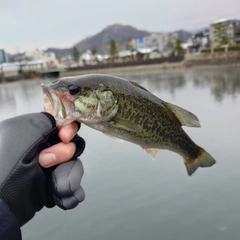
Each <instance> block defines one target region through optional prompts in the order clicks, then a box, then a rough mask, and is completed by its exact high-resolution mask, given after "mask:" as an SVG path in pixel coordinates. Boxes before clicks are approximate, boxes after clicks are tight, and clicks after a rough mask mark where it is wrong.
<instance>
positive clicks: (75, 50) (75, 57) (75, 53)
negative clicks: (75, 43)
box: [72, 47, 80, 63]
mask: <svg viewBox="0 0 240 240" xmlns="http://www.w3.org/2000/svg"><path fill="white" fill-rule="evenodd" d="M72 55H73V60H74V61H75V62H76V63H78V61H79V57H80V53H79V50H78V48H77V47H74V48H73V50H72Z"/></svg>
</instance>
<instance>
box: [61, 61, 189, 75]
mask: <svg viewBox="0 0 240 240" xmlns="http://www.w3.org/2000/svg"><path fill="white" fill-rule="evenodd" d="M183 67H185V65H184V63H183V62H177V63H161V64H147V65H139V66H127V67H113V68H100V69H88V70H76V71H64V72H61V73H60V77H68V76H77V75H83V74H91V73H101V74H118V73H120V74H121V73H131V74H132V73H139V72H149V71H151V72H153V71H160V70H172V69H180V68H183Z"/></svg>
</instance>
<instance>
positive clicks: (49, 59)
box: [14, 50, 60, 69]
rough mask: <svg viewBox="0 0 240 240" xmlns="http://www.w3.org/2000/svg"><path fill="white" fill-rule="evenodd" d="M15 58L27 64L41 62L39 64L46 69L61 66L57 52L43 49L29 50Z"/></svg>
mask: <svg viewBox="0 0 240 240" xmlns="http://www.w3.org/2000/svg"><path fill="white" fill-rule="evenodd" d="M14 60H15V61H18V62H20V63H25V64H26V65H31V63H33V64H35V65H36V63H41V65H39V66H40V67H41V68H45V69H52V68H58V67H60V66H59V62H58V60H57V58H56V55H55V53H53V52H44V51H41V50H35V51H27V52H25V53H23V54H21V55H19V56H17V57H16V58H15V59H14Z"/></svg>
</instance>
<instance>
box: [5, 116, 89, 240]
mask: <svg viewBox="0 0 240 240" xmlns="http://www.w3.org/2000/svg"><path fill="white" fill-rule="evenodd" d="M77 130H78V127H77V124H76V123H72V124H70V125H68V126H65V127H64V128H62V129H61V130H60V131H59V129H58V127H57V126H56V123H55V120H54V118H53V117H52V116H51V115H50V114H48V113H32V114H26V115H21V116H17V117H14V118H11V119H6V120H4V121H2V122H1V123H0V132H1V134H0V209H5V211H8V212H10V213H9V214H8V216H9V222H11V221H15V222H16V220H17V226H23V225H24V224H25V223H26V222H28V221H29V220H30V219H31V218H32V217H33V216H34V215H35V213H36V212H38V211H40V210H41V209H42V208H43V207H44V206H46V207H49V208H51V207H54V206H55V205H57V206H58V207H60V208H62V209H64V210H66V209H71V208H74V207H76V206H77V205H78V204H79V203H80V202H81V201H83V200H84V197H85V194H84V191H83V189H82V187H81V186H80V182H81V179H82V176H83V166H82V163H81V161H80V160H79V159H78V158H77V157H78V156H79V155H81V153H82V152H83V150H84V148H85V141H84V140H83V139H82V138H81V137H79V136H78V135H76V132H77ZM39 154H40V159H39ZM49 154H50V156H52V155H56V157H55V162H52V159H50V160H51V161H50V162H49ZM61 154H62V156H61ZM44 155H45V156H44ZM47 156H48V157H47ZM39 162H40V163H41V164H42V165H43V166H45V167H46V166H47V167H48V168H47V169H46V168H42V167H41V166H40V165H39ZM59 163H61V164H59ZM56 164H59V165H57V166H54V167H50V166H53V165H56ZM6 209H7V210H6ZM0 215H1V214H0ZM11 216H13V217H12V218H11ZM0 220H1V216H0ZM5 220H6V219H5ZM0 232H1V231H0ZM11 239H13V238H11ZM14 239H15V238H14Z"/></svg>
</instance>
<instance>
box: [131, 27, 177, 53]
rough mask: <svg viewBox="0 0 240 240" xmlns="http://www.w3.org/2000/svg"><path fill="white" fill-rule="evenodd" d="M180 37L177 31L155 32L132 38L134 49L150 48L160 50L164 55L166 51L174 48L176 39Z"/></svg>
mask: <svg viewBox="0 0 240 240" xmlns="http://www.w3.org/2000/svg"><path fill="white" fill-rule="evenodd" d="M177 39H178V34H177V33H175V32H174V33H153V34H151V35H148V36H145V37H140V38H136V39H133V40H132V46H133V48H134V49H141V48H150V49H151V50H152V51H154V50H158V51H159V52H161V53H162V54H163V55H165V54H164V52H169V50H170V49H171V50H172V49H173V47H174V45H175V42H176V40H177Z"/></svg>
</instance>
